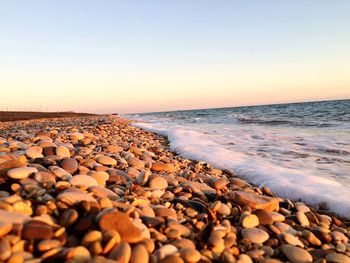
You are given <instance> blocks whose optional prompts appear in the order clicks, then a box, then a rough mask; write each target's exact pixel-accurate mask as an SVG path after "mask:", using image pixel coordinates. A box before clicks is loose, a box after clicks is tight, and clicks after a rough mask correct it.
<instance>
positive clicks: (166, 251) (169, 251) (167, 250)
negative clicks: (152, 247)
mask: <svg viewBox="0 0 350 263" xmlns="http://www.w3.org/2000/svg"><path fill="white" fill-rule="evenodd" d="M177 251H178V250H177V248H176V247H175V246H174V245H170V244H166V245H164V246H162V247H161V248H160V249H158V251H157V255H158V258H160V259H162V258H165V257H166V256H169V255H174V254H176V253H177Z"/></svg>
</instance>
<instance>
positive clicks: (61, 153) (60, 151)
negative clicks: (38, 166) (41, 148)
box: [56, 145, 70, 158]
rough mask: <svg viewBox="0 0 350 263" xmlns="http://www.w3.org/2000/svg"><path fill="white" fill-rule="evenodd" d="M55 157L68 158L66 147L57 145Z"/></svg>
mask: <svg viewBox="0 0 350 263" xmlns="http://www.w3.org/2000/svg"><path fill="white" fill-rule="evenodd" d="M56 155H58V156H60V157H61V158H70V151H69V149H68V148H67V147H66V146H63V145H59V146H57V147H56Z"/></svg>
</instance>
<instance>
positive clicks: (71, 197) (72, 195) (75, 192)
mask: <svg viewBox="0 0 350 263" xmlns="http://www.w3.org/2000/svg"><path fill="white" fill-rule="evenodd" d="M57 200H60V201H62V202H63V203H66V204H68V205H74V204H77V203H80V202H83V201H87V202H92V203H96V199H95V198H93V197H92V196H91V195H89V194H87V193H85V192H83V191H81V190H79V189H76V188H69V189H67V190H65V191H64V192H62V193H61V194H59V195H58V196H57Z"/></svg>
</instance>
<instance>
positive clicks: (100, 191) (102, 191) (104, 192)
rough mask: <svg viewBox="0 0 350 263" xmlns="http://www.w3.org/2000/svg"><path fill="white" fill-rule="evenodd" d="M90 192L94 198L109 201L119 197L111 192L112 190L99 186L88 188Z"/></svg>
mask: <svg viewBox="0 0 350 263" xmlns="http://www.w3.org/2000/svg"><path fill="white" fill-rule="evenodd" d="M89 190H90V192H92V193H94V196H96V197H98V198H105V197H107V198H109V199H113V198H117V197H119V196H118V195H117V194H116V193H115V192H113V191H112V190H109V189H107V188H105V187H101V186H91V187H90V188H89Z"/></svg>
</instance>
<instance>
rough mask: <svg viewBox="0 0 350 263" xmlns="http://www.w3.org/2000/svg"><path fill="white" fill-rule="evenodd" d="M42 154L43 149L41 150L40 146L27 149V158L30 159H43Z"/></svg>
mask: <svg viewBox="0 0 350 263" xmlns="http://www.w3.org/2000/svg"><path fill="white" fill-rule="evenodd" d="M42 152H43V148H41V147H39V146H31V147H29V148H27V149H26V155H27V157H29V158H31V159H36V158H41V157H43V154H42Z"/></svg>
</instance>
